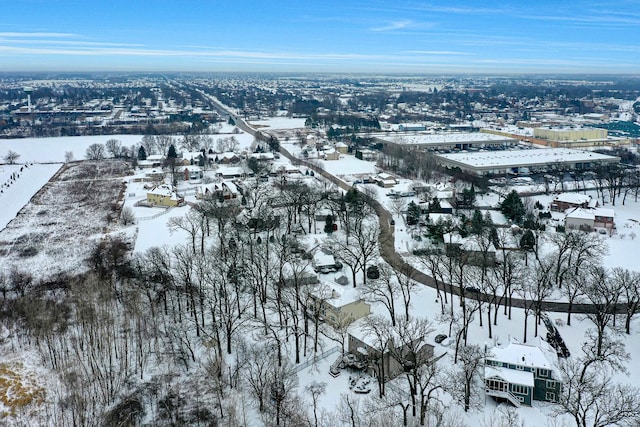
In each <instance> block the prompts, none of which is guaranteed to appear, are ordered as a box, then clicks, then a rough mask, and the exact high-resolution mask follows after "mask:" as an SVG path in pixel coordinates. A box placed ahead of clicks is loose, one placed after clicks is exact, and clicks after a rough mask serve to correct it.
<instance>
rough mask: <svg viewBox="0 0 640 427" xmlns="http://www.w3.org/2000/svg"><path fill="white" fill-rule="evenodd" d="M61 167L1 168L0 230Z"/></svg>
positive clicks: (14, 166)
mask: <svg viewBox="0 0 640 427" xmlns="http://www.w3.org/2000/svg"><path fill="white" fill-rule="evenodd" d="M61 166H62V165H61V164H59V163H50V164H37V163H36V164H29V165H2V166H0V206H2V209H1V210H0V230H2V229H3V228H5V227H6V226H7V224H8V223H9V221H11V220H12V219H13V218H15V216H16V215H17V214H18V212H19V211H20V209H22V207H23V206H24V205H26V204H27V203H28V202H29V200H30V199H31V197H33V195H34V194H36V193H37V192H38V191H39V190H40V188H42V186H43V185H45V184H46V183H47V182H48V181H49V179H51V177H52V176H53V175H54V174H55V173H56V172H57V171H58V170H59V169H60V167H61Z"/></svg>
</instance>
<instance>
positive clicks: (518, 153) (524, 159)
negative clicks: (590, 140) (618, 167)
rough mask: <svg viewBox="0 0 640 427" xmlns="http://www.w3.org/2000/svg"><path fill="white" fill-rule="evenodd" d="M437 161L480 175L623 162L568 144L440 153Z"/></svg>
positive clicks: (591, 166)
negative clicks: (575, 148)
mask: <svg viewBox="0 0 640 427" xmlns="http://www.w3.org/2000/svg"><path fill="white" fill-rule="evenodd" d="M435 158H436V161H437V162H438V163H440V164H441V165H442V166H444V167H447V168H460V169H461V170H463V171H465V172H469V173H473V174H476V175H481V176H482V175H504V174H507V173H518V172H520V169H521V168H523V169H525V168H526V170H528V171H530V172H540V171H544V170H546V169H547V168H549V167H561V168H566V169H578V170H589V169H591V168H593V167H594V166H596V165H600V164H607V163H618V162H620V158H619V157H615V156H608V155H606V154H599V153H593V152H590V151H584V150H573V149H568V148H545V149H532V150H505V151H486V152H479V153H450V154H437V155H436V156H435Z"/></svg>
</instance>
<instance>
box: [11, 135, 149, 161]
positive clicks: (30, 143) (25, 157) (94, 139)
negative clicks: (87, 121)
mask: <svg viewBox="0 0 640 427" xmlns="http://www.w3.org/2000/svg"><path fill="white" fill-rule="evenodd" d="M109 139H117V140H119V141H121V142H122V145H123V146H124V147H130V146H132V145H135V144H139V143H140V140H141V139H142V135H105V136H94V135H91V136H61V137H52V138H16V139H0V155H4V153H6V152H7V151H9V150H13V151H15V152H16V153H18V154H20V158H19V159H18V162H19V163H25V162H36V163H47V162H52V163H62V162H64V161H65V152H67V151H70V152H72V153H73V157H74V158H75V159H77V160H82V159H84V155H85V152H86V151H87V147H89V146H90V145H91V144H104V143H105V142H107V141H108V140H109Z"/></svg>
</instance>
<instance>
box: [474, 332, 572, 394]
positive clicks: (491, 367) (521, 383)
mask: <svg viewBox="0 0 640 427" xmlns="http://www.w3.org/2000/svg"><path fill="white" fill-rule="evenodd" d="M561 378H562V377H561V375H560V371H559V370H558V356H557V354H556V351H555V350H554V349H553V348H551V346H550V345H549V344H548V343H547V342H545V341H543V340H541V339H538V342H537V345H528V344H519V343H515V342H511V343H509V344H508V345H507V346H506V347H494V348H492V349H491V351H490V354H489V355H487V356H486V357H485V369H484V384H485V391H486V393H487V395H489V396H493V397H494V398H496V399H499V400H506V401H508V402H511V403H512V404H513V405H515V406H520V405H523V404H524V405H529V406H530V405H531V402H532V401H533V400H542V401H546V402H558V400H559V398H560V394H561V393H562V380H561Z"/></svg>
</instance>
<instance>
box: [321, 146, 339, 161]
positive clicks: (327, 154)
mask: <svg viewBox="0 0 640 427" xmlns="http://www.w3.org/2000/svg"><path fill="white" fill-rule="evenodd" d="M322 158H323V159H325V160H339V159H340V152H339V151H337V150H335V149H334V148H329V149H327V150H323V151H322Z"/></svg>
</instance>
